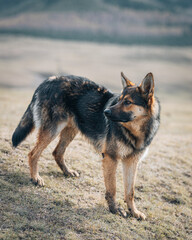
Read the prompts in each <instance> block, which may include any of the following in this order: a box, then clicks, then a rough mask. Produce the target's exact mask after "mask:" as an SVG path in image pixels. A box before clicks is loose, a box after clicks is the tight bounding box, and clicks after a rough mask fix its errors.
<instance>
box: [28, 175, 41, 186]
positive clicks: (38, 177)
mask: <svg viewBox="0 0 192 240" xmlns="http://www.w3.org/2000/svg"><path fill="white" fill-rule="evenodd" d="M31 181H32V182H33V183H34V184H35V185H38V186H41V187H43V186H44V180H43V178H42V177H40V176H39V175H38V176H37V177H35V178H32V179H31Z"/></svg>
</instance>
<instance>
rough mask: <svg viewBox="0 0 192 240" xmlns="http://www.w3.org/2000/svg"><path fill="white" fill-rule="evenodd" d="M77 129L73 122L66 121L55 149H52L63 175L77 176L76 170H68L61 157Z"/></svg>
mask: <svg viewBox="0 0 192 240" xmlns="http://www.w3.org/2000/svg"><path fill="white" fill-rule="evenodd" d="M77 132H78V130H77V128H76V127H75V126H74V125H73V123H71V122H68V124H67V126H66V127H65V128H64V129H63V130H62V131H61V133H60V140H59V143H58V144H57V146H56V148H55V150H54V151H53V156H54V158H55V161H56V163H57V164H58V166H59V167H60V168H61V170H62V171H63V173H64V175H65V176H67V177H78V176H79V174H78V172H76V171H73V170H70V169H69V168H68V167H67V165H66V162H65V159H64V157H63V155H64V153H65V150H66V148H67V146H68V145H69V143H70V142H71V141H72V140H73V139H74V137H75V136H76V134H77Z"/></svg>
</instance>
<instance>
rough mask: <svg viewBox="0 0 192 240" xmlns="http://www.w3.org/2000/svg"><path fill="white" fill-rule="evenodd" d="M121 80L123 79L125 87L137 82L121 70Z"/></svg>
mask: <svg viewBox="0 0 192 240" xmlns="http://www.w3.org/2000/svg"><path fill="white" fill-rule="evenodd" d="M121 81H122V84H123V88H125V87H131V86H134V85H135V84H134V83H132V82H131V81H130V80H129V79H128V78H127V77H126V76H125V75H124V73H123V72H121Z"/></svg>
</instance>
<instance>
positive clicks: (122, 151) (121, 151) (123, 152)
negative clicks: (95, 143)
mask: <svg viewBox="0 0 192 240" xmlns="http://www.w3.org/2000/svg"><path fill="white" fill-rule="evenodd" d="M116 146H117V155H118V158H120V159H123V158H126V157H127V156H129V155H130V154H132V153H133V149H132V148H131V147H130V146H129V145H127V144H125V143H123V142H121V141H119V140H117V141H116Z"/></svg>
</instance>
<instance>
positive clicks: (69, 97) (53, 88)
mask: <svg viewBox="0 0 192 240" xmlns="http://www.w3.org/2000/svg"><path fill="white" fill-rule="evenodd" d="M121 78H122V83H123V91H122V93H121V94H114V93H112V92H111V91H109V90H107V89H106V88H104V87H102V86H99V85H97V84H96V83H94V82H92V81H90V80H88V79H87V78H83V77H77V76H61V77H50V78H49V79H47V80H45V81H44V82H43V83H42V84H40V86H39V87H38V88H37V89H36V91H35V93H34V95H33V98H32V101H31V103H30V104H29V106H28V108H27V110H26V112H25V113H24V115H23V117H22V118H21V121H20V123H19V125H18V127H17V128H16V130H15V132H14V133H13V136H12V143H13V146H14V147H17V146H18V145H19V144H20V143H21V142H22V141H23V140H24V139H25V138H26V137H27V135H28V134H29V133H30V132H32V130H33V129H35V128H36V129H38V139H37V143H36V145H35V147H34V148H33V149H32V151H31V152H30V153H29V155H28V156H29V167H30V173H31V178H32V180H33V182H34V183H36V184H38V185H41V186H42V185H44V182H43V179H42V178H41V177H40V176H39V173H38V167H37V162H38V159H39V157H40V155H41V153H42V151H43V150H44V149H45V148H46V147H47V146H48V144H49V143H50V142H51V141H52V140H53V139H54V138H55V137H56V136H57V135H58V134H60V140H59V142H58V144H57V146H56V148H55V150H54V151H53V156H54V158H55V161H56V162H57V164H58V166H59V167H60V168H61V170H62V171H63V173H64V175H66V176H78V175H79V174H78V173H77V172H75V171H71V170H70V169H69V168H68V167H67V165H66V163H65V159H64V158H63V155H64V152H65V150H66V147H67V146H68V145H69V143H70V142H71V141H72V140H73V139H74V137H75V136H76V134H77V133H78V132H80V133H81V134H82V135H84V136H85V137H86V138H87V139H88V140H89V142H91V143H92V144H93V146H94V147H95V149H96V150H97V151H98V152H100V153H101V154H102V156H103V173H104V181H105V187H106V194H105V198H106V200H107V203H108V206H109V210H110V211H111V212H112V213H117V212H119V209H118V208H117V205H116V203H115V195H116V168H117V164H118V160H119V159H121V161H122V165H123V177H124V187H125V201H126V203H127V206H128V209H129V210H130V211H131V214H132V215H133V216H134V217H136V218H140V219H145V215H144V214H143V213H142V212H140V211H138V210H137V208H136V206H135V203H134V185H135V178H136V172H137V165H138V162H139V160H140V159H141V158H143V157H144V155H145V154H146V152H147V149H148V146H149V145H150V143H151V141H152V139H153V137H154V135H155V134H156V132H157V130H158V127H159V124H160V104H159V101H158V99H157V98H156V97H155V96H154V79H153V75H152V73H148V74H147V75H146V77H145V78H144V79H143V81H142V82H141V84H140V85H139V86H136V85H135V84H133V83H132V82H131V81H130V80H128V78H126V77H125V75H124V74H123V73H121Z"/></svg>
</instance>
